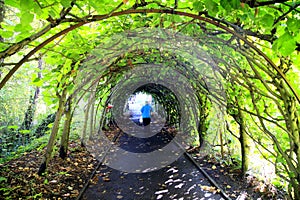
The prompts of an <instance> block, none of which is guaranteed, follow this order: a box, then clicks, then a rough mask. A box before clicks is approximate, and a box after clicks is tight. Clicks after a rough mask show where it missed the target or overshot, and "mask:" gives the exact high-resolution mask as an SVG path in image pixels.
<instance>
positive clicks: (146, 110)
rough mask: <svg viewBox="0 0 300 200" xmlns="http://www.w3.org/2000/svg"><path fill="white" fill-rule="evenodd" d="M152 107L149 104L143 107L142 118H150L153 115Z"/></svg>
mask: <svg viewBox="0 0 300 200" xmlns="http://www.w3.org/2000/svg"><path fill="white" fill-rule="evenodd" d="M151 110H152V107H151V106H150V105H149V104H146V105H144V106H143V107H142V109H141V112H142V118H150V117H151Z"/></svg>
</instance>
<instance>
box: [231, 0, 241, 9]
mask: <svg viewBox="0 0 300 200" xmlns="http://www.w3.org/2000/svg"><path fill="white" fill-rule="evenodd" d="M229 3H230V5H231V7H232V8H233V9H239V8H240V7H241V6H240V4H241V2H240V0H230V2H229Z"/></svg>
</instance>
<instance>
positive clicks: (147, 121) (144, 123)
mask: <svg viewBox="0 0 300 200" xmlns="http://www.w3.org/2000/svg"><path fill="white" fill-rule="evenodd" d="M150 122H151V119H150V118H143V125H144V126H147V125H149V124H150Z"/></svg>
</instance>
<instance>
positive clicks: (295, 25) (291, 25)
mask: <svg viewBox="0 0 300 200" xmlns="http://www.w3.org/2000/svg"><path fill="white" fill-rule="evenodd" d="M286 25H287V28H288V30H289V31H291V32H294V33H298V32H299V29H300V23H299V20H297V19H291V18H290V19H288V20H287V22H286Z"/></svg>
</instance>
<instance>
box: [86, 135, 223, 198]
mask: <svg viewBox="0 0 300 200" xmlns="http://www.w3.org/2000/svg"><path fill="white" fill-rule="evenodd" d="M169 142H170V139H168V137H166V136H165V135H163V134H156V135H154V136H152V137H149V138H136V137H130V136H128V135H126V134H125V135H122V137H121V138H120V140H119V143H120V147H121V148H123V149H124V150H126V151H127V152H133V153H141V154H143V153H148V152H151V151H153V150H157V149H159V148H162V147H164V146H165V145H167V144H169ZM112 152H115V150H112ZM110 157H113V156H112V155H110ZM108 159H109V158H108ZM114 160H117V162H118V165H123V166H127V167H128V166H129V167H130V166H135V164H136V163H139V164H140V158H139V157H135V158H132V157H131V158H130V159H128V158H126V156H125V158H124V156H119V157H118V156H116V157H115V158H114ZM108 162H109V161H108ZM137 165H138V164H137ZM125 168H126V167H125ZM96 176H97V178H98V180H97V184H92V185H90V186H89V188H88V189H87V190H86V192H85V194H84V196H83V199H87V200H97V199H103V200H115V199H124V200H135V199H141V200H150V199H173V200H176V199H177V200H184V199H193V200H200V199H201V200H202V199H203V200H204V199H222V197H221V196H220V195H219V194H213V192H210V191H209V190H210V187H211V184H210V183H209V182H208V181H207V180H206V178H205V177H204V176H203V175H202V174H201V173H200V172H199V171H198V170H197V169H196V168H195V166H194V165H193V164H192V163H191V162H190V161H189V160H188V159H187V158H186V157H185V156H184V155H181V156H180V157H179V158H178V159H177V160H176V161H175V162H173V163H171V164H169V165H167V166H166V167H164V168H161V169H158V170H156V171H151V172H147V173H127V172H122V171H119V170H116V169H113V168H110V167H108V166H106V165H102V166H101V167H100V169H99V171H98V172H97V174H96Z"/></svg>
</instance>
